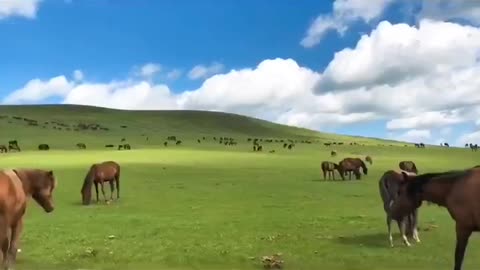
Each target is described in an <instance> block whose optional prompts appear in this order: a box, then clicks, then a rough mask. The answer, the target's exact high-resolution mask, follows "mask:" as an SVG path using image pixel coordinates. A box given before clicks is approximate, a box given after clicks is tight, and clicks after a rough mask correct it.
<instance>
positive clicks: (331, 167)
mask: <svg viewBox="0 0 480 270" xmlns="http://www.w3.org/2000/svg"><path fill="white" fill-rule="evenodd" d="M335 170H338V164H336V163H333V162H330V161H323V162H322V171H323V180H327V173H328V179H331V178H333V180H335Z"/></svg>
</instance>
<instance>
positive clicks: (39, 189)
mask: <svg viewBox="0 0 480 270" xmlns="http://www.w3.org/2000/svg"><path fill="white" fill-rule="evenodd" d="M105 182H109V183H110V188H111V195H110V200H113V193H114V189H115V186H116V189H117V196H116V199H117V200H118V199H119V198H120V165H119V164H118V163H116V162H114V161H105V162H102V163H98V164H93V165H92V166H91V167H90V169H89V170H88V172H87V175H86V176H85V179H84V181H83V185H82V188H81V190H80V193H81V198H82V203H83V204H84V205H88V204H90V201H91V187H92V185H93V184H95V190H96V192H97V202H99V192H98V186H99V185H100V187H101V191H102V194H103V199H104V200H105V202H107V203H108V200H107V198H106V195H105V190H104V183H105ZM56 186H57V180H56V178H55V175H54V173H53V171H51V170H48V171H47V170H40V169H10V170H1V171H0V248H1V252H0V261H1V262H2V269H11V267H12V265H13V264H14V263H15V261H16V256H17V252H18V250H19V240H20V235H21V233H22V230H23V217H24V214H25V211H26V208H27V201H28V198H30V197H31V198H33V199H34V200H35V201H36V202H37V203H38V204H39V205H40V206H41V207H42V208H43V209H44V211H45V212H47V213H50V212H52V211H53V210H54V204H53V191H54V190H55V188H56Z"/></svg>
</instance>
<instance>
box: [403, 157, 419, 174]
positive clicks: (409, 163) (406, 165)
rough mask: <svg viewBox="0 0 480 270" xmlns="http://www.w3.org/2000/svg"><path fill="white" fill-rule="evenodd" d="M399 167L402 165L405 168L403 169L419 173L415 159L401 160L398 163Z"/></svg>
mask: <svg viewBox="0 0 480 270" xmlns="http://www.w3.org/2000/svg"><path fill="white" fill-rule="evenodd" d="M398 167H400V169H401V170H403V171H407V172H412V173H415V174H418V170H417V166H416V165H415V163H414V162H413V161H410V160H404V161H400V162H399V163H398Z"/></svg>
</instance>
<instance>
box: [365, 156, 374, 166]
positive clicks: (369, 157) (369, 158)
mask: <svg viewBox="0 0 480 270" xmlns="http://www.w3.org/2000/svg"><path fill="white" fill-rule="evenodd" d="M365 161H366V162H368V163H370V165H372V164H373V160H372V157H371V156H366V157H365Z"/></svg>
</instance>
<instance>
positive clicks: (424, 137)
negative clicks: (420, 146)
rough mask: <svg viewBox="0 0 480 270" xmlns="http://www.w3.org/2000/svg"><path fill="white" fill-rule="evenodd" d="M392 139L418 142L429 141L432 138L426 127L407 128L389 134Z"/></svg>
mask: <svg viewBox="0 0 480 270" xmlns="http://www.w3.org/2000/svg"><path fill="white" fill-rule="evenodd" d="M391 137H392V139H395V140H398V141H405V142H412V143H420V142H424V143H425V141H429V140H430V139H431V138H432V134H431V133H430V130H428V129H412V130H408V131H406V132H404V133H401V134H397V135H393V136H391Z"/></svg>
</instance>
